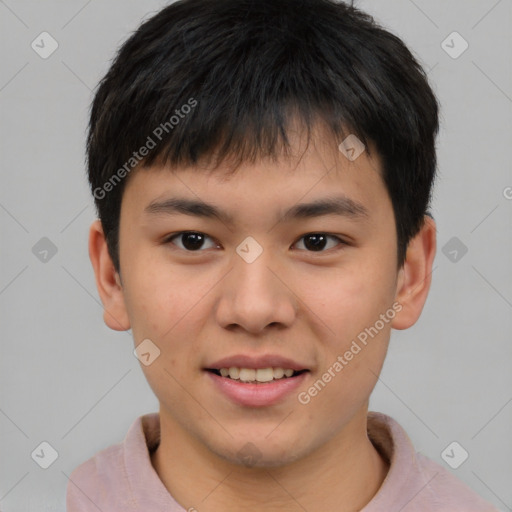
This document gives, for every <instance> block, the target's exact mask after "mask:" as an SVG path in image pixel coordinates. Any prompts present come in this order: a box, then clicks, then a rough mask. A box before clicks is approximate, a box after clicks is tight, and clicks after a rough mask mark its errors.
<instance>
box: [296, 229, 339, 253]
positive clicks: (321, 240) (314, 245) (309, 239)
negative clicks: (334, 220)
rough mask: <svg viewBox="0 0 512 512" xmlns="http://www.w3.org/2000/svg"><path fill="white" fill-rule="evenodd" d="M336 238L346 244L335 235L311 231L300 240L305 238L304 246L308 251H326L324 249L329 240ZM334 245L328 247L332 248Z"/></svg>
mask: <svg viewBox="0 0 512 512" xmlns="http://www.w3.org/2000/svg"><path fill="white" fill-rule="evenodd" d="M329 239H332V240H336V241H338V242H339V243H340V244H341V245H345V243H344V242H343V240H341V239H340V238H338V237H337V236H334V235H327V234H325V233H309V234H307V235H304V236H303V237H302V238H301V239H300V240H304V246H305V248H306V250H307V251H308V252H326V251H325V250H324V249H325V248H326V246H327V245H328V240H329ZM331 248H332V247H328V249H331Z"/></svg>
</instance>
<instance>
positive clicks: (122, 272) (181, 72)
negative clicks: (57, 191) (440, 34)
mask: <svg viewBox="0 0 512 512" xmlns="http://www.w3.org/2000/svg"><path fill="white" fill-rule="evenodd" d="M437 131H438V104H437V101H436V98H435V96H434V94H433V92H432V90H431V89H430V87H429V85H428V82H427V79H426V76H425V74H424V72H423V70H422V69H421V67H420V66H419V64H418V63H417V61H416V60H415V59H414V58H413V56H412V55H411V53H410V52H409V51H408V49H407V48H406V47H405V46H404V44H403V43H402V42H401V41H400V40H399V39H398V38H397V37H395V36H394V35H392V34H390V33H389V32H387V31H385V30H384V29H383V28H381V27H379V26H378V25H377V24H375V23H374V21H373V20H372V18H371V17H370V16H368V15H366V14H364V13H363V12H361V11H359V10H357V9H355V8H353V7H351V6H348V5H346V4H344V3H335V2H334V1H331V0H302V1H299V0H182V1H178V2H175V3H173V4H171V5H169V6H168V7H166V8H165V9H163V10H162V11H161V12H159V13H158V14H157V15H155V16H154V17H153V18H151V19H150V20H148V21H146V22H145V23H144V24H143V25H142V26H141V27H140V28H139V29H138V30H137V31H136V32H135V33H134V34H133V35H132V36H131V37H130V39H129V40H128V41H127V42H126V43H125V44H124V45H123V47H122V48H121V49H120V51H119V53H118V55H117V57H116V59H115V61H114V62H113V64H112V66H111V68H110V70H109V72H108V73H107V75H106V76H105V78H104V79H103V80H102V82H101V84H100V87H99V89H98V91H97V93H96V96H95V99H94V103H93V106H92V111H91V119H90V131H89V138H88V169H89V179H90V183H91V189H92V192H93V195H94V197H95V200H96V205H97V208H98V212H99V217H100V220H98V221H96V222H95V223H94V224H93V225H92V227H91V230H90V239H89V251H90V257H91V261H92V264H93V267H94V271H95V275H96V284H97V287H98V291H99V294H100V297H101V300H102V302H103V305H104V308H105V312H104V320H105V322H106V324H107V325H108V326H109V327H111V328H112V329H116V330H127V329H130V328H131V329H132V332H133V337H134V343H135V347H136V353H137V355H138V357H139V359H140V361H141V363H142V366H141V367H142V370H143V371H144V373H145V376H146V378H147V380H148V382H149V384H150V386H151V388H152V390H153V391H154V393H155V395H156V396H157V397H158V400H159V403H160V411H159V413H152V414H147V415H144V416H142V417H141V418H138V419H137V420H136V421H135V422H134V423H133V426H132V427H131V428H130V430H129V432H128V434H127V436H126V438H125V439H124V442H123V443H122V444H118V445H115V446H111V447H109V448H107V449H106V450H103V451H102V452H100V453H98V454H97V455H96V456H95V457H93V458H91V459H90V460H88V461H86V462H85V463H83V464H82V465H81V466H79V467H78V468H77V469H75V471H74V472H73V473H72V475H71V478H70V480H69V483H68V493H67V506H68V510H69V511H70V512H76V511H81V512H82V511H92V510H95V511H96V510H102V511H103V512H114V511H123V512H128V511H152V512H156V511H168V512H170V511H183V510H189V511H194V510H197V511H199V512H203V511H204V512H210V511H220V510H222V511H223V512H231V511H233V512H234V511H237V512H238V511H241V510H255V511H262V512H263V511H269V512H270V511H272V512H274V511H278V510H279V511H280V512H283V511H297V510H307V511H310V512H313V511H317V510H322V511H324V512H334V511H336V512H348V511H354V510H364V511H365V512H376V511H386V512H390V511H397V512H398V511H399V510H401V511H404V512H412V511H427V510H428V511H434V510H435V511H450V512H453V511H462V510H464V511H465V512H469V511H475V512H476V511H492V510H496V509H495V508H494V507H493V506H492V505H490V504H488V503H486V502H484V501H483V500H482V499H481V498H480V497H479V496H477V495H476V494H475V493H474V492H473V491H471V490H470V489H469V488H468V487H467V486H466V485H465V484H463V483H462V482H460V481H459V480H457V479H456V478H455V477H454V476H452V474H451V473H449V472H448V471H447V470H446V469H444V468H443V467H441V466H440V465H438V464H437V463H434V462H433V461H430V460H429V459H427V458H426V457H424V456H423V455H421V454H419V453H415V450H414V448H413V446H412V445H411V443H410V440H409V438H408V437H407V434H406V433H405V432H404V430H403V429H402V428H401V426H400V425H399V424H398V423H397V422H396V421H395V420H394V419H392V418H391V417H389V416H387V415H385V414H382V413H376V412H368V403H369V397H370V394H371V392H372V390H373V388H374V386H375V384H376V382H377V379H378V376H379V373H380V371H381V368H382V365H383V363H384V359H385V356H386V351H387V348H388V343H389V339H390V333H391V329H392V328H394V329H407V328H408V327H410V326H412V325H413V324H414V323H415V322H416V321H417V319H418V318H419V316H420V314H421V311H422V308H423V305H424V304H425V301H426V298H427V294H428V291H429V287H430V280H431V278H430V275H431V270H432V262H433V259H434V256H435V251H436V236H435V235H436V233H435V224H434V221H433V219H432V218H431V217H430V216H429V214H428V206H429V201H430V197H431V188H432V184H433V180H434V176H435V170H436V153H435V138H436V135H437Z"/></svg>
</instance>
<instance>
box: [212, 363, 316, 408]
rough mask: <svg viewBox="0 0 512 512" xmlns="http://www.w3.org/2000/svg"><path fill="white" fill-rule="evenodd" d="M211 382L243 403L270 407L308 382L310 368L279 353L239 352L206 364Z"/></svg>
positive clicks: (216, 390) (234, 401) (218, 390)
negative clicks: (256, 353)
mask: <svg viewBox="0 0 512 512" xmlns="http://www.w3.org/2000/svg"><path fill="white" fill-rule="evenodd" d="M203 370H204V374H205V375H206V376H207V377H209V379H208V383H209V384H208V385H211V386H212V388H211V389H212V390H214V393H216V394H217V393H218V394H219V396H221V397H223V399H227V400H228V401H229V402H231V403H232V404H235V405H236V406H239V407H240V406H241V407H269V406H274V405H278V404H279V403H282V402H285V401H287V400H292V399H293V396H294V394H296V393H297V392H298V389H299V388H300V387H302V386H304V385H306V383H307V379H308V375H309V374H311V371H312V370H311V369H310V368H307V367H306V366H305V365H304V364H301V363H299V362H296V361H294V360H292V359H288V358H285V357H281V356H279V355H272V354H267V355H263V356H249V355H242V354H240V355H237V356H232V357H226V358H224V359H220V360H218V361H216V362H214V363H210V364H208V365H207V366H206V367H204V368H203Z"/></svg>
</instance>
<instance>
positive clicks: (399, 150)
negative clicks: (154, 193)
mask: <svg viewBox="0 0 512 512" xmlns="http://www.w3.org/2000/svg"><path fill="white" fill-rule="evenodd" d="M438 109H439V105H438V101H437V99H436V96H435V94H434V92H433V91H432V89H431V87H430V86H429V83H428V79H427V76H426V73H425V71H424V70H423V68H422V67H421V65H420V64H419V62H418V61H417V60H416V58H415V57H414V56H413V55H412V53H411V52H410V51H409V50H408V48H407V47H406V45H405V44H404V43H403V42H402V41H401V39H399V38H398V37H397V36H395V35H393V34H391V33H390V32H389V31H387V30H385V29H384V28H383V27H381V26H380V25H379V24H377V23H376V22H375V20H374V19H373V17H372V16H370V15H369V14H367V13H365V12H363V11H361V10H360V9H358V8H356V7H354V6H353V5H349V4H347V3H343V2H335V1H333V0H179V1H176V2H174V3H172V4H170V5H168V6H166V7H165V8H163V9H162V10H161V11H159V12H158V13H157V14H155V15H153V16H152V17H151V18H149V19H148V20H147V21H145V22H144V23H142V24H141V26H140V27H139V28H138V29H137V30H136V31H135V32H134V33H133V34H132V35H131V36H130V37H129V38H128V39H127V41H126V42H125V43H124V44H123V45H122V46H121V47H120V49H119V50H118V52H117V55H116V56H115V58H114V61H113V63H112V65H111V67H110V69H109V70H108V72H107V73H106V75H105V76H104V78H103V79H102V80H101V82H100V83H99V84H98V88H97V90H96V92H95V97H94V100H93V102H92V105H91V112H90V122H89V132H88V138H87V165H88V176H89V182H90V185H91V190H92V193H93V195H94V198H95V203H96V207H97V210H98V214H99V217H100V220H101V223H102V227H103V230H104V233H105V237H106V239H107V244H108V250H109V254H110V256H111V258H112V261H113V264H114V266H115V268H116V270H117V271H118V272H120V261H119V247H118V245H119V243H118V240H119V217H120V210H121V200H122V194H123V188H124V185H125V184H126V179H127V177H129V173H130V172H131V171H132V170H133V169H139V168H143V167H148V166H150V165H152V164H154V163H155V162H161V163H164V164H168V165H169V166H170V168H172V167H173V166H175V165H195V164H197V163H198V162H200V160H201V159H204V158H212V157H213V155H215V159H216V161H217V162H219V163H220V162H221V161H222V159H224V158H231V159H235V160H236V161H237V162H238V163H241V162H244V161H256V160H257V159H258V158H262V157H266V156H271V157H275V155H276V154H277V151H278V150H283V148H284V149H286V148H287V147H289V139H288V137H287V130H288V129H289V126H290V124H289V123H290V120H291V118H292V115H293V117H294V118H295V119H297V116H298V119H299V120H300V121H301V122H302V123H303V125H304V126H306V128H307V131H308V142H309V137H310V131H311V129H312V127H313V125H314V124H315V123H316V122H317V121H318V120H320V121H323V122H324V123H325V125H326V126H327V127H328V129H329V130H330V132H331V133H332V135H333V136H334V137H335V138H336V140H339V141H340V142H341V140H342V138H343V137H345V136H346V135H347V134H349V133H350V134H354V135H356V136H357V137H358V138H359V139H360V140H361V141H362V142H363V143H364V144H365V146H366V150H367V151H369V149H370V148H369V142H371V143H372V144H374V147H375V148H376V150H377V152H378V154H379V155H380V157H381V161H382V177H383V180H384V183H385V185H386V188H387V191H388V193H389V196H390V199H391V202H392V204H393V211H394V215H395V222H396V232H397V241H398V247H397V254H398V267H400V266H402V265H403V262H404V260H405V255H406V250H407V245H408V243H409V241H410V239H411V238H412V237H414V236H415V235H416V234H417V233H418V231H419V230H420V229H421V227H422V225H423V222H424V215H425V214H427V215H430V213H429V212H428V208H429V203H430V200H431V195H432V186H433V182H434V178H435V174H436V149H435V138H436V135H437V132H438V129H439V120H438Z"/></svg>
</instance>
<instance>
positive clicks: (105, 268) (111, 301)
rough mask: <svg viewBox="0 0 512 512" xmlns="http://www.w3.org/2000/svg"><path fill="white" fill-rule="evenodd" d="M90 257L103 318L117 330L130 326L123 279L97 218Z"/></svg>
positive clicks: (90, 231)
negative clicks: (117, 270)
mask: <svg viewBox="0 0 512 512" xmlns="http://www.w3.org/2000/svg"><path fill="white" fill-rule="evenodd" d="M89 258H90V259H91V263H92V266H93V268H94V274H95V278H96V287H97V289H98V293H99V295H100V298H101V302H102V303H103V308H104V310H103V320H104V322H105V323H106V324H107V326H108V327H110V328H111V329H113V330H115V331H126V330H128V329H129V328H130V319H129V317H128V313H127V310H126V305H125V301H124V294H123V288H122V283H121V279H120V277H119V274H118V273H117V272H116V270H115V267H114V264H113V263H112V259H111V257H110V254H109V252H108V247H107V242H106V240H105V236H104V233H103V228H102V225H101V222H100V221H99V220H96V221H94V222H93V223H92V225H91V228H90V230H89Z"/></svg>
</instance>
